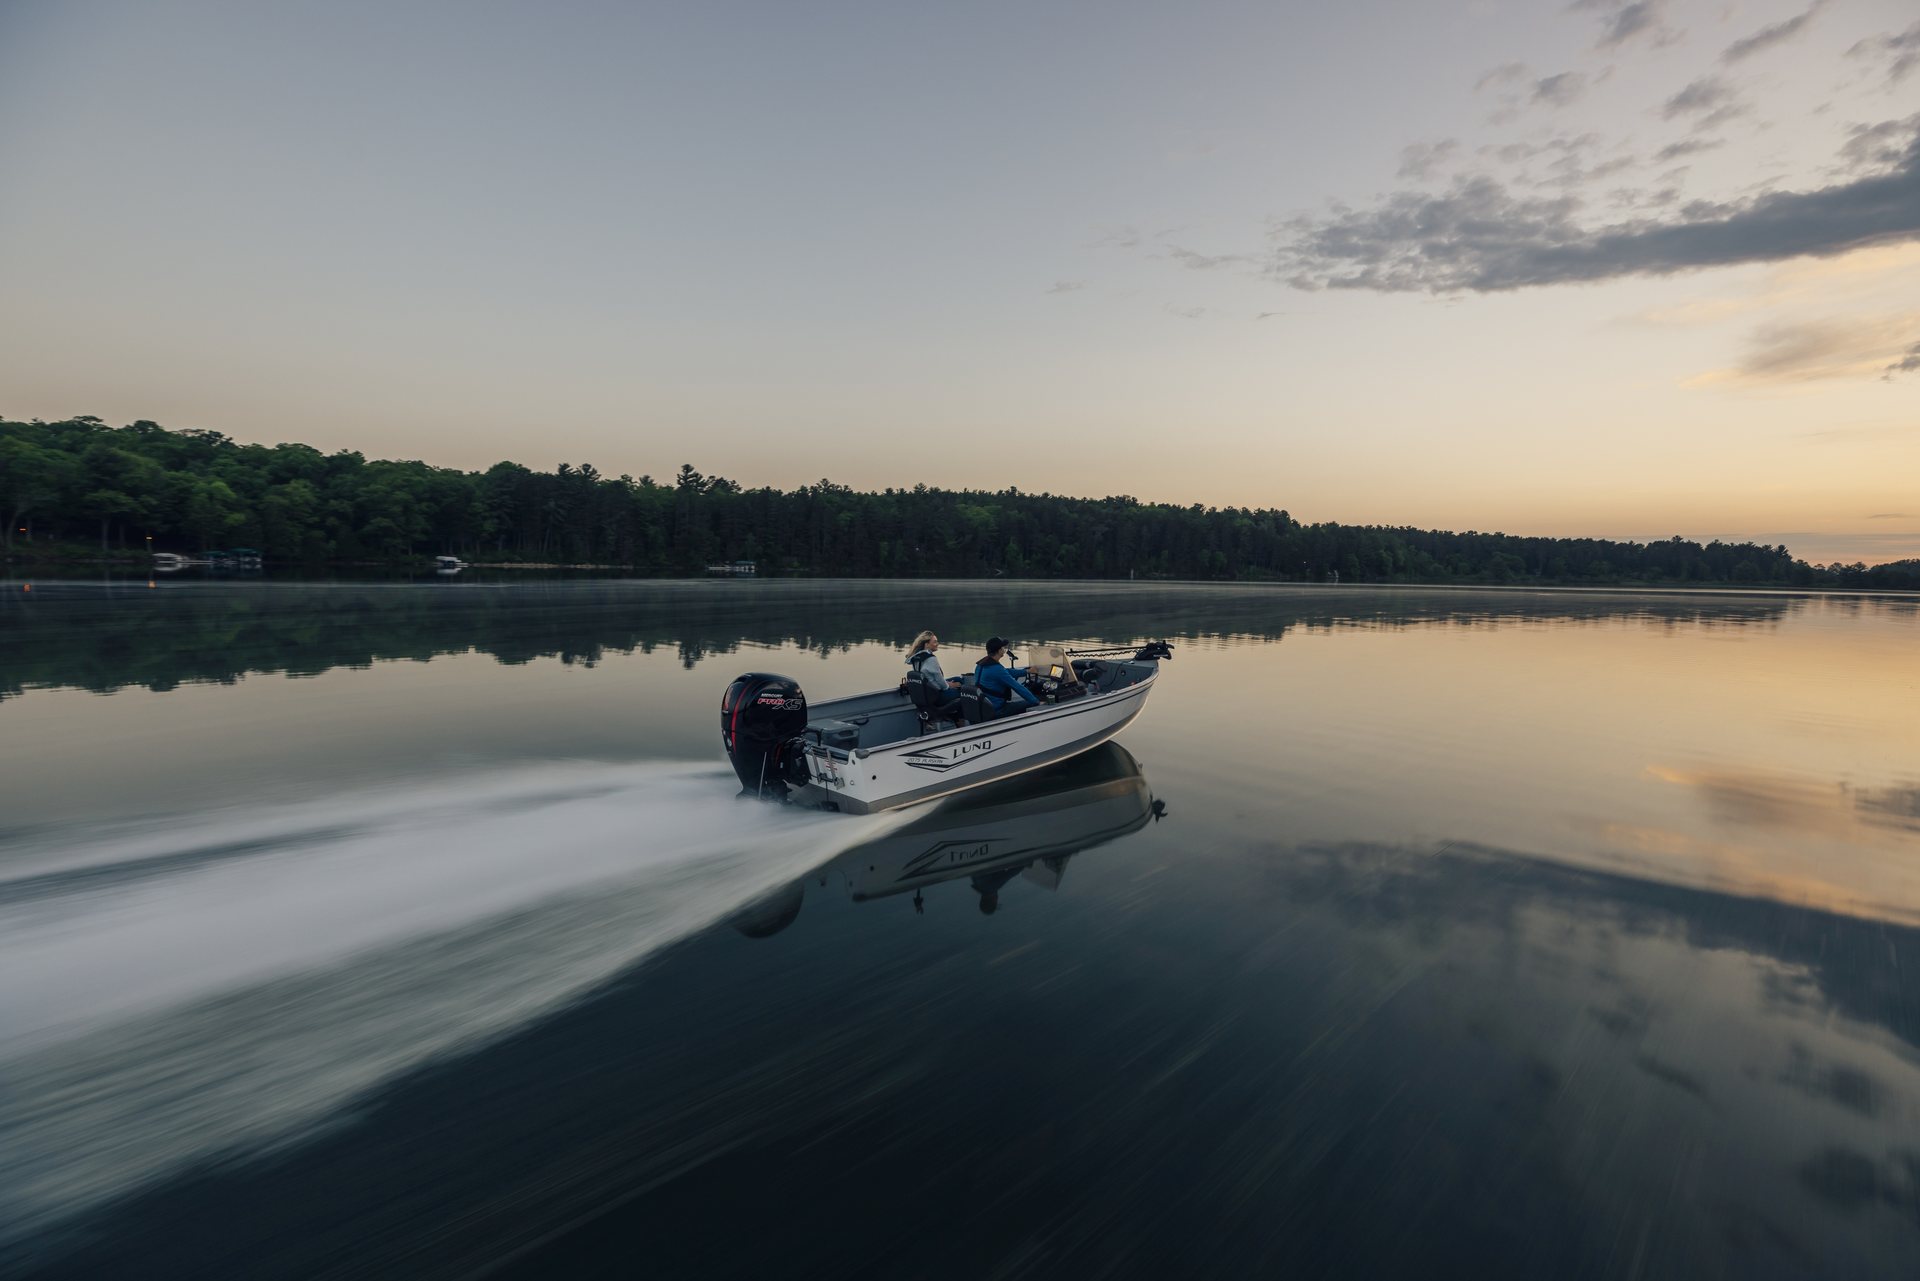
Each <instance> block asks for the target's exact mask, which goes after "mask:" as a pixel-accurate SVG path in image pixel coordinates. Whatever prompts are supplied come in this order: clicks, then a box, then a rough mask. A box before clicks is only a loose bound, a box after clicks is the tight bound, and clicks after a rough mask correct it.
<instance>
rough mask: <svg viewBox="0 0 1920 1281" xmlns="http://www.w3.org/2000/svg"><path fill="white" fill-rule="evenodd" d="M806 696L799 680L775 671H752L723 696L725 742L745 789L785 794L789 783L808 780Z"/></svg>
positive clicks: (721, 711)
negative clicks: (803, 736)
mask: <svg viewBox="0 0 1920 1281" xmlns="http://www.w3.org/2000/svg"><path fill="white" fill-rule="evenodd" d="M806 728H807V696H806V695H805V694H803V693H801V692H800V684H799V682H797V681H795V680H793V679H792V678H791V677H788V676H776V675H774V674H772V673H771V672H748V673H747V674H746V675H745V676H742V677H740V678H739V679H738V680H736V681H734V682H733V684H731V685H729V686H727V692H726V694H725V696H723V697H722V698H721V700H720V741H721V742H722V743H723V744H724V745H725V746H726V749H727V759H728V760H731V761H732V762H733V772H734V773H736V774H738V775H739V776H740V786H741V788H742V789H743V790H744V792H749V793H752V794H753V795H755V796H773V797H776V798H782V797H785V796H786V794H787V784H789V783H793V784H796V785H797V784H800V783H804V782H806V781H807V761H806V756H805V752H804V746H805V743H804V740H803V739H802V737H801V736H802V735H803V734H804V733H805V732H806Z"/></svg>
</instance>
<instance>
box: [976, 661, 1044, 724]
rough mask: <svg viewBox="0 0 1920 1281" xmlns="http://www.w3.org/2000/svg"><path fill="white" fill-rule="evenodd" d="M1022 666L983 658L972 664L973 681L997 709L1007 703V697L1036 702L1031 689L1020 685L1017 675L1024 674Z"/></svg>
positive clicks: (1024, 669) (1037, 700) (1024, 701)
mask: <svg viewBox="0 0 1920 1281" xmlns="http://www.w3.org/2000/svg"><path fill="white" fill-rule="evenodd" d="M1026 674H1027V669H1026V668H1024V667H1008V666H1007V665H1006V664H1005V663H996V662H995V661H993V660H992V659H991V658H983V659H981V660H980V661H979V662H977V663H975V664H974V665H973V683H974V685H975V686H976V687H977V688H978V689H979V690H980V692H981V693H982V694H983V695H985V696H986V700H987V701H988V702H989V703H992V704H993V707H994V710H995V711H998V710H1000V709H1001V708H1002V707H1005V706H1006V705H1007V699H1009V698H1017V699H1019V700H1020V701H1021V702H1023V703H1038V702H1039V701H1040V700H1039V699H1037V698H1035V697H1034V696H1033V691H1032V690H1030V689H1028V688H1027V687H1026V686H1025V685H1022V684H1021V683H1020V682H1019V680H1018V679H1016V678H1017V677H1021V676H1025V675H1026Z"/></svg>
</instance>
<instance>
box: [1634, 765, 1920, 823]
mask: <svg viewBox="0 0 1920 1281" xmlns="http://www.w3.org/2000/svg"><path fill="white" fill-rule="evenodd" d="M1647 773H1648V775H1649V776H1650V777H1652V778H1656V779H1659V780H1660V781H1661V782H1664V783H1673V784H1676V785H1678V786H1681V787H1690V788H1693V789H1694V790H1695V791H1696V792H1698V793H1699V795H1700V798H1701V799H1702V800H1703V801H1705V802H1706V804H1707V806H1708V807H1709V809H1710V810H1711V811H1712V813H1713V816H1714V817H1715V818H1716V819H1718V820H1719V821H1721V822H1724V823H1729V824H1735V825H1739V826H1744V827H1764V828H1791V829H1796V830H1799V831H1806V832H1815V833H1818V834H1820V835H1822V836H1832V837H1838V838H1840V839H1843V840H1848V841H1854V842H1859V841H1864V840H1869V839H1874V838H1876V837H1879V838H1886V837H1887V836H1888V835H1891V836H1894V837H1900V836H1907V835H1912V834H1915V833H1920V782H1902V783H1900V784H1898V785H1895V786H1891V787H1866V788H1856V787H1853V786H1851V785H1849V784H1848V783H1846V782H1844V781H1840V782H1833V783H1815V782H1811V781H1809V780H1807V779H1805V778H1798V777H1795V776H1793V775H1790V774H1781V773H1775V772H1766V771H1760V770H1730V769H1699V770H1685V769H1674V768H1671V767H1668V766H1663V765H1655V766H1651V767H1649V769H1648V770H1647Z"/></svg>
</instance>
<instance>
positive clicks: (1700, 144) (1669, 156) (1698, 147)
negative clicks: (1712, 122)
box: [1653, 138, 1727, 165]
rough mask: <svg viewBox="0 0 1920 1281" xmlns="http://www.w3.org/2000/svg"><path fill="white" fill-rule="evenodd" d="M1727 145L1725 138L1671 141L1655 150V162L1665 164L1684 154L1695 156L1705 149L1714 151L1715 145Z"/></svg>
mask: <svg viewBox="0 0 1920 1281" xmlns="http://www.w3.org/2000/svg"><path fill="white" fill-rule="evenodd" d="M1726 145H1727V140H1726V139H1725V138H1683V139H1681V140H1680V141H1679V142H1670V143H1668V144H1667V145H1666V146H1664V147H1662V148H1660V150H1658V151H1656V152H1654V153H1653V161H1654V163H1655V164H1661V165H1664V164H1666V163H1668V162H1669V161H1673V160H1678V159H1680V157H1682V156H1695V155H1699V154H1700V153H1701V152H1703V151H1712V150H1713V149H1714V148H1715V147H1724V146H1726Z"/></svg>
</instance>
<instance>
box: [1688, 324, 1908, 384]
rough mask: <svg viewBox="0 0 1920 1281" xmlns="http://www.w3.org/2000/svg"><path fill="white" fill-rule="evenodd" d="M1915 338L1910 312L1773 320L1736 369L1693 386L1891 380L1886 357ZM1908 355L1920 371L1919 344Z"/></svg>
mask: <svg viewBox="0 0 1920 1281" xmlns="http://www.w3.org/2000/svg"><path fill="white" fill-rule="evenodd" d="M1916 333H1920V315H1914V314H1911V313H1909V314H1906V315H1892V316H1849V317H1828V318H1823V319H1815V320H1781V321H1772V322H1769V323H1767V324H1764V325H1761V326H1760V327H1759V328H1757V329H1755V330H1754V331H1753V332H1752V333H1751V334H1750V335H1749V336H1748V338H1747V350H1746V353H1745V354H1744V355H1743V356H1742V357H1741V359H1740V363H1739V364H1738V365H1736V366H1735V367H1734V368H1732V369H1723V370H1716V371H1715V372H1713V373H1711V374H1706V375H1703V376H1702V377H1700V378H1697V379H1694V380H1693V384H1692V385H1696V386H1708V385H1712V384H1716V383H1749V384H1775V385H1777V384H1783V383H1804V382H1821V381H1825V380H1829V379H1834V378H1859V377H1863V376H1865V375H1868V374H1875V373H1883V371H1884V372H1885V373H1886V376H1891V371H1892V370H1893V369H1894V368H1895V367H1896V366H1889V365H1887V360H1888V358H1889V357H1890V356H1893V357H1897V356H1898V354H1899V352H1900V351H1901V349H1902V348H1903V347H1905V346H1906V344H1907V343H1909V342H1913V338H1914V335H1915V334H1916ZM1910 350H1911V353H1913V355H1912V358H1913V361H1914V365H1913V367H1914V368H1916V369H1920V342H1915V343H1913V346H1912V348H1911V349H1910ZM1897 363H1898V361H1897V360H1896V365H1897Z"/></svg>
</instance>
